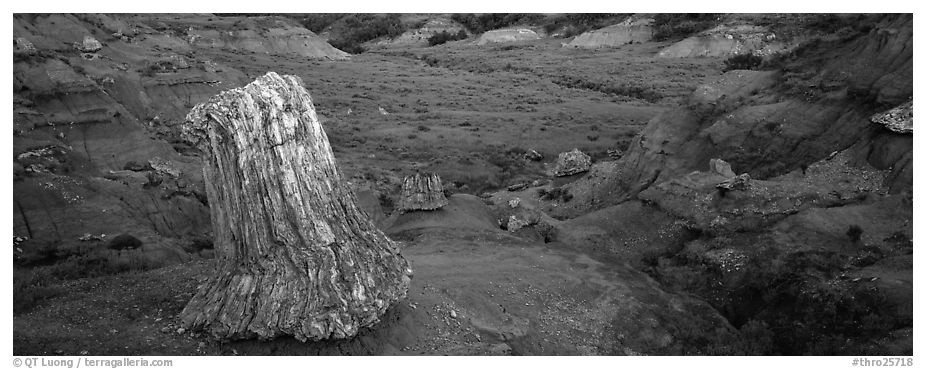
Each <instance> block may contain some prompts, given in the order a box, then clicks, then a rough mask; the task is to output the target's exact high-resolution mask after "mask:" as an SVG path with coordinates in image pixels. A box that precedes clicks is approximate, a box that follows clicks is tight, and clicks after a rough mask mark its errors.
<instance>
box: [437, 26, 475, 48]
mask: <svg viewBox="0 0 926 369" xmlns="http://www.w3.org/2000/svg"><path fill="white" fill-rule="evenodd" d="M467 37H469V36H468V35H467V34H466V31H464V30H462V29H461V30H460V31H459V32H457V33H450V32H447V31H440V33H435V34H434V35H433V36H431V37H428V46H437V45H441V44H445V43H447V42H450V41H457V40H465V39H466V38H467Z"/></svg>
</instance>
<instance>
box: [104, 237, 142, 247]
mask: <svg viewBox="0 0 926 369" xmlns="http://www.w3.org/2000/svg"><path fill="white" fill-rule="evenodd" d="M141 245H142V242H141V240H139V239H137V238H135V236H132V235H130V234H128V233H123V234H120V235H118V236H116V237H113V239H111V240H109V243H108V244H106V247H108V248H110V249H113V250H126V249H137V248H139V247H141Z"/></svg>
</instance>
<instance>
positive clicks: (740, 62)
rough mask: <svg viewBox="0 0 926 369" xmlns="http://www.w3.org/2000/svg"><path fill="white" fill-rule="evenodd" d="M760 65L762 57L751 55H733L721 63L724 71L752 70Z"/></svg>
mask: <svg viewBox="0 0 926 369" xmlns="http://www.w3.org/2000/svg"><path fill="white" fill-rule="evenodd" d="M761 64H762V57H761V56H758V55H755V54H753V53H747V54H737V55H733V56H731V57H729V58H727V60H724V61H723V65H724V68H723V70H724V71H730V70H741V69H747V70H752V69H756V68H758V67H759V65H761Z"/></svg>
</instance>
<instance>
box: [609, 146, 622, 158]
mask: <svg viewBox="0 0 926 369" xmlns="http://www.w3.org/2000/svg"><path fill="white" fill-rule="evenodd" d="M621 156H624V152H623V151H621V149H618V148H614V149H610V150H608V157H609V158H611V159H620V158H621Z"/></svg>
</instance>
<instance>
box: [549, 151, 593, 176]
mask: <svg viewBox="0 0 926 369" xmlns="http://www.w3.org/2000/svg"><path fill="white" fill-rule="evenodd" d="M591 166H592V158H591V157H590V156H588V155H587V154H585V153H584V152H582V151H579V149H572V151H569V152H561V153H559V156H558V157H557V158H556V169H554V170H553V175H554V176H557V177H565V176H571V175H573V174H578V173H582V172H587V171H588V169H589V168H591Z"/></svg>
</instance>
